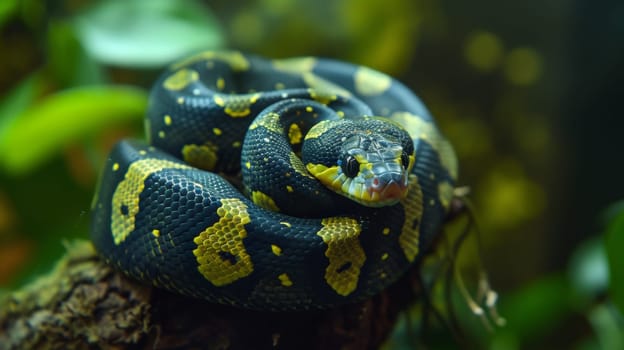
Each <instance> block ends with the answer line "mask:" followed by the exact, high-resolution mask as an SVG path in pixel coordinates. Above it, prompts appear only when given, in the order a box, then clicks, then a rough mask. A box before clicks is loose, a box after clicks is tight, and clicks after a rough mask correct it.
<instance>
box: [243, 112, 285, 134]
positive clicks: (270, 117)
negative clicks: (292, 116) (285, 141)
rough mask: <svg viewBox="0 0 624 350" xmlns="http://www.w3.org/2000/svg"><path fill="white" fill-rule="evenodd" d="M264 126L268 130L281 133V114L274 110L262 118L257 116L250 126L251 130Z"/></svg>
mask: <svg viewBox="0 0 624 350" xmlns="http://www.w3.org/2000/svg"><path fill="white" fill-rule="evenodd" d="M259 126H261V127H263V128H265V129H267V130H270V131H273V132H275V133H281V131H282V130H281V129H282V128H281V124H280V115H279V114H277V113H274V112H271V113H267V114H265V115H263V116H262V117H260V118H256V119H255V120H254V122H253V123H251V125H250V126H249V130H253V129H255V128H257V127H259Z"/></svg>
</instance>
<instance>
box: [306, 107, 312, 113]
mask: <svg viewBox="0 0 624 350" xmlns="http://www.w3.org/2000/svg"><path fill="white" fill-rule="evenodd" d="M313 110H314V108H312V107H311V106H307V107H306V112H308V113H311V112H312V111H313Z"/></svg>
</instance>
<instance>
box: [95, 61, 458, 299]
mask: <svg viewBox="0 0 624 350" xmlns="http://www.w3.org/2000/svg"><path fill="white" fill-rule="evenodd" d="M145 129H146V134H147V142H144V141H138V140H122V141H120V142H119V143H118V144H116V145H115V147H114V148H113V150H112V151H111V153H110V155H109V157H108V159H107V161H106V164H105V165H104V170H103V173H102V175H101V177H100V181H99V184H98V188H97V191H96V195H95V197H94V200H93V204H92V221H91V237H92V241H93V242H94V245H95V247H96V248H97V250H98V252H99V253H100V255H101V256H102V257H103V258H104V259H105V261H106V262H107V263H109V264H111V265H113V266H115V267H116V268H118V269H119V270H121V271H123V272H124V273H125V274H127V275H129V276H131V277H132V278H134V279H137V280H140V281H143V282H145V283H149V284H152V285H154V286H156V287H159V288H164V289H167V290H169V291H172V292H175V293H179V294H182V295H186V296H190V297H194V298H200V299H205V300H208V301H210V302H215V303H221V304H228V305H233V306H236V307H241V308H248V309H256V310H273V311H280V310H306V309H323V308H329V307H333V306H336V305H340V304H344V303H348V302H354V301H358V300H362V299H364V298H367V297H370V296H372V295H374V294H376V293H379V292H380V291H381V290H382V289H384V288H386V287H387V286H388V285H390V284H391V283H393V282H394V281H396V280H397V279H398V278H399V277H400V276H401V275H402V274H403V273H404V272H405V271H406V270H407V268H408V267H409V266H410V265H411V264H412V263H414V261H415V260H417V259H418V258H419V257H421V256H422V252H423V251H425V250H426V249H427V248H428V246H429V245H430V243H431V241H432V239H433V238H434V236H435V235H436V234H437V233H438V232H439V231H440V228H441V225H442V224H443V222H444V220H445V217H446V215H447V213H448V211H449V206H450V202H451V199H452V197H453V189H454V186H455V182H456V179H457V161H456V158H455V154H454V151H453V149H452V147H451V145H450V143H449V142H448V141H447V140H446V139H445V138H444V137H443V136H442V135H441V133H440V131H439V130H438V128H437V127H436V125H435V121H434V120H433V118H432V117H431V115H430V113H429V112H428V111H427V109H426V107H425V106H424V105H423V103H422V102H421V101H420V99H419V98H418V97H416V96H415V95H414V94H413V93H412V92H411V91H410V90H409V89H408V88H406V87H405V86H404V85H403V84H401V83H400V82H398V81H396V80H395V79H392V78H391V77H389V76H387V75H385V74H383V73H381V72H378V71H375V70H372V69H370V68H367V67H362V66H357V65H353V64H349V63H345V62H340V61H336V60H329V59H321V58H315V57H300V58H290V59H276V60H269V59H265V58H262V57H259V56H253V55H246V54H242V53H240V52H236V51H206V52H201V53H198V54H195V55H193V56H190V57H187V58H185V59H183V60H181V61H178V62H176V63H174V64H172V65H171V66H170V67H168V69H166V71H165V72H164V73H163V74H162V75H161V76H160V78H159V79H158V80H157V81H156V82H155V84H154V85H153V87H152V90H151V94H150V97H149V103H148V110H147V115H146V119H145Z"/></svg>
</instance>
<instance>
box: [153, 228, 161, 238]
mask: <svg viewBox="0 0 624 350" xmlns="http://www.w3.org/2000/svg"><path fill="white" fill-rule="evenodd" d="M152 234H153V235H154V237H160V230H158V229H153V230H152Z"/></svg>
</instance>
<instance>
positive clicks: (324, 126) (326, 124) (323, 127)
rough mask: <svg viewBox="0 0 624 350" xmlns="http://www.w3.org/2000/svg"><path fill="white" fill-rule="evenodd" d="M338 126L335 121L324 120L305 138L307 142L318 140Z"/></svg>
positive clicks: (311, 129)
mask: <svg viewBox="0 0 624 350" xmlns="http://www.w3.org/2000/svg"><path fill="white" fill-rule="evenodd" d="M336 124H338V122H337V121H335V120H323V121H321V122H320V123H317V124H315V125H314V126H313V127H312V128H310V131H308V133H307V134H306V136H305V139H306V140H309V139H313V138H317V137H319V136H321V135H323V134H324V133H325V132H326V131H327V130H329V129H331V128H333V127H334V126H335V125H336Z"/></svg>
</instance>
